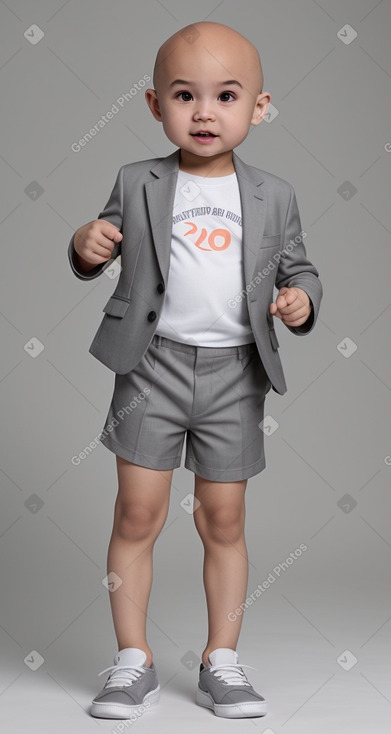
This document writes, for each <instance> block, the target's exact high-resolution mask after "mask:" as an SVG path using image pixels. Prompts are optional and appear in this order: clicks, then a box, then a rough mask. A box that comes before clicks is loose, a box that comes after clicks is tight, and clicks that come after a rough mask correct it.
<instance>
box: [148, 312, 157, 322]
mask: <svg viewBox="0 0 391 734" xmlns="http://www.w3.org/2000/svg"><path fill="white" fill-rule="evenodd" d="M155 319H156V311H150V312H149V314H148V321H155Z"/></svg>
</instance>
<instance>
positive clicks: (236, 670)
mask: <svg viewBox="0 0 391 734" xmlns="http://www.w3.org/2000/svg"><path fill="white" fill-rule="evenodd" d="M220 668H221V670H219V672H218V673H217V672H216V673H215V671H217V669H220ZM241 668H252V669H253V670H256V668H253V666H252V665H243V664H242V665H240V664H239V663H229V665H227V664H224V663H222V664H221V665H211V667H210V672H211V673H214V674H215V676H216V678H218V679H219V680H221V681H222V682H223V683H227V684H228V685H232V686H251V683H249V682H248V680H247V678H246V674H245V673H244V672H243V670H241Z"/></svg>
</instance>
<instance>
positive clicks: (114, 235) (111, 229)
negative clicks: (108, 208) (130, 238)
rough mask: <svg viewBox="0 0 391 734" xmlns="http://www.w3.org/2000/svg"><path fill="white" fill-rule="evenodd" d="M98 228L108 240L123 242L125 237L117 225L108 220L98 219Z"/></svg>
mask: <svg viewBox="0 0 391 734" xmlns="http://www.w3.org/2000/svg"><path fill="white" fill-rule="evenodd" d="M96 227H97V229H98V231H99V232H100V233H101V234H103V235H104V236H105V237H107V239H109V240H113V241H114V242H121V240H122V236H123V235H122V233H121V232H120V231H119V229H118V227H116V226H115V224H111V222H108V221H107V220H106V219H97V221H96Z"/></svg>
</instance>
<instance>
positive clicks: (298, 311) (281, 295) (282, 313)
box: [270, 287, 311, 326]
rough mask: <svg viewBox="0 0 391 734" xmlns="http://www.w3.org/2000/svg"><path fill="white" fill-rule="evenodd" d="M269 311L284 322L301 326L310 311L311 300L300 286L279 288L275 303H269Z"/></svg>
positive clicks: (288, 324)
mask: <svg viewBox="0 0 391 734" xmlns="http://www.w3.org/2000/svg"><path fill="white" fill-rule="evenodd" d="M270 313H271V314H272V315H273V316H276V317H277V318H278V319H281V321H282V322H283V323H284V324H286V326H301V325H302V324H304V323H305V322H306V321H307V319H308V316H309V315H310V313H311V302H310V299H309V297H308V295H307V293H306V292H305V291H303V289H302V288H296V287H292V288H285V287H284V288H281V289H280V290H279V292H278V296H277V298H276V302H275V303H271V304H270Z"/></svg>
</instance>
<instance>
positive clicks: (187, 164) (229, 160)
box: [179, 148, 235, 178]
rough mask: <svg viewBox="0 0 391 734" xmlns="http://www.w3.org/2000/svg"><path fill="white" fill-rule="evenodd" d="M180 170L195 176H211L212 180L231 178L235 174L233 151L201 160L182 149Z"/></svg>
mask: <svg viewBox="0 0 391 734" xmlns="http://www.w3.org/2000/svg"><path fill="white" fill-rule="evenodd" d="M179 169H180V170H181V171H185V172H186V173H193V174H194V175H195V176H205V177H208V176H210V177H212V178H213V177H218V176H229V175H230V174H231V173H235V166H234V164H233V156H232V150H229V151H227V152H226V153H220V154H219V155H215V156H211V157H210V158H201V156H198V155H194V154H193V153H189V152H188V151H187V150H183V149H182V148H181V151H180V157H179Z"/></svg>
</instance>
